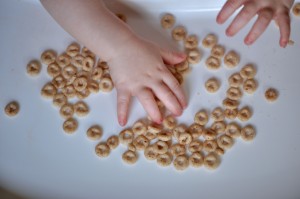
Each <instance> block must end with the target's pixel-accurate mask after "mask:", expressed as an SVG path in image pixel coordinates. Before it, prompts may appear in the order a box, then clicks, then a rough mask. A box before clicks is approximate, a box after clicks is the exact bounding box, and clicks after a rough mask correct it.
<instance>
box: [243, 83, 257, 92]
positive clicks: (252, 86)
mask: <svg viewBox="0 0 300 199" xmlns="http://www.w3.org/2000/svg"><path fill="white" fill-rule="evenodd" d="M243 89H244V91H245V92H246V93H248V94H253V93H254V92H255V91H256V89H257V82H256V81H255V80H254V79H247V80H246V81H245V82H244V84H243Z"/></svg>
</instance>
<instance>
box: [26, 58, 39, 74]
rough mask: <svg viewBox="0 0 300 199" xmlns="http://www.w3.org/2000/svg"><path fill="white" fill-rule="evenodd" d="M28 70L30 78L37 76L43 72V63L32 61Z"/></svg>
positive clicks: (28, 65)
mask: <svg viewBox="0 0 300 199" xmlns="http://www.w3.org/2000/svg"><path fill="white" fill-rule="evenodd" d="M26 70H27V73H28V74H29V75H30V76H37V75H38V74H39V73H40V72H41V63H40V62H39V61H38V60H31V61H30V62H29V63H28V64H27V68H26Z"/></svg>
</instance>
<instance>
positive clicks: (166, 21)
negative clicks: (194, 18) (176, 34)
mask: <svg viewBox="0 0 300 199" xmlns="http://www.w3.org/2000/svg"><path fill="white" fill-rule="evenodd" d="M160 23H161V26H162V27H163V28H164V29H170V28H172V27H173V26H174V24H175V17H174V15H172V14H169V13H167V14H165V15H164V16H163V17H162V18H161V20H160Z"/></svg>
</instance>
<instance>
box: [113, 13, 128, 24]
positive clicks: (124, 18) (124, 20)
mask: <svg viewBox="0 0 300 199" xmlns="http://www.w3.org/2000/svg"><path fill="white" fill-rule="evenodd" d="M115 15H116V16H117V17H118V18H119V19H120V20H121V21H123V22H124V23H126V22H127V17H126V16H125V15H124V14H121V13H116V14H115Z"/></svg>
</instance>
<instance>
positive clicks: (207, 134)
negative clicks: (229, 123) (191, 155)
mask: <svg viewBox="0 0 300 199" xmlns="http://www.w3.org/2000/svg"><path fill="white" fill-rule="evenodd" d="M217 135H218V134H217V132H216V131H214V130H213V129H211V128H209V129H206V130H205V131H204V132H203V137H204V139H206V140H214V139H215V138H216V137H217Z"/></svg>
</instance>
